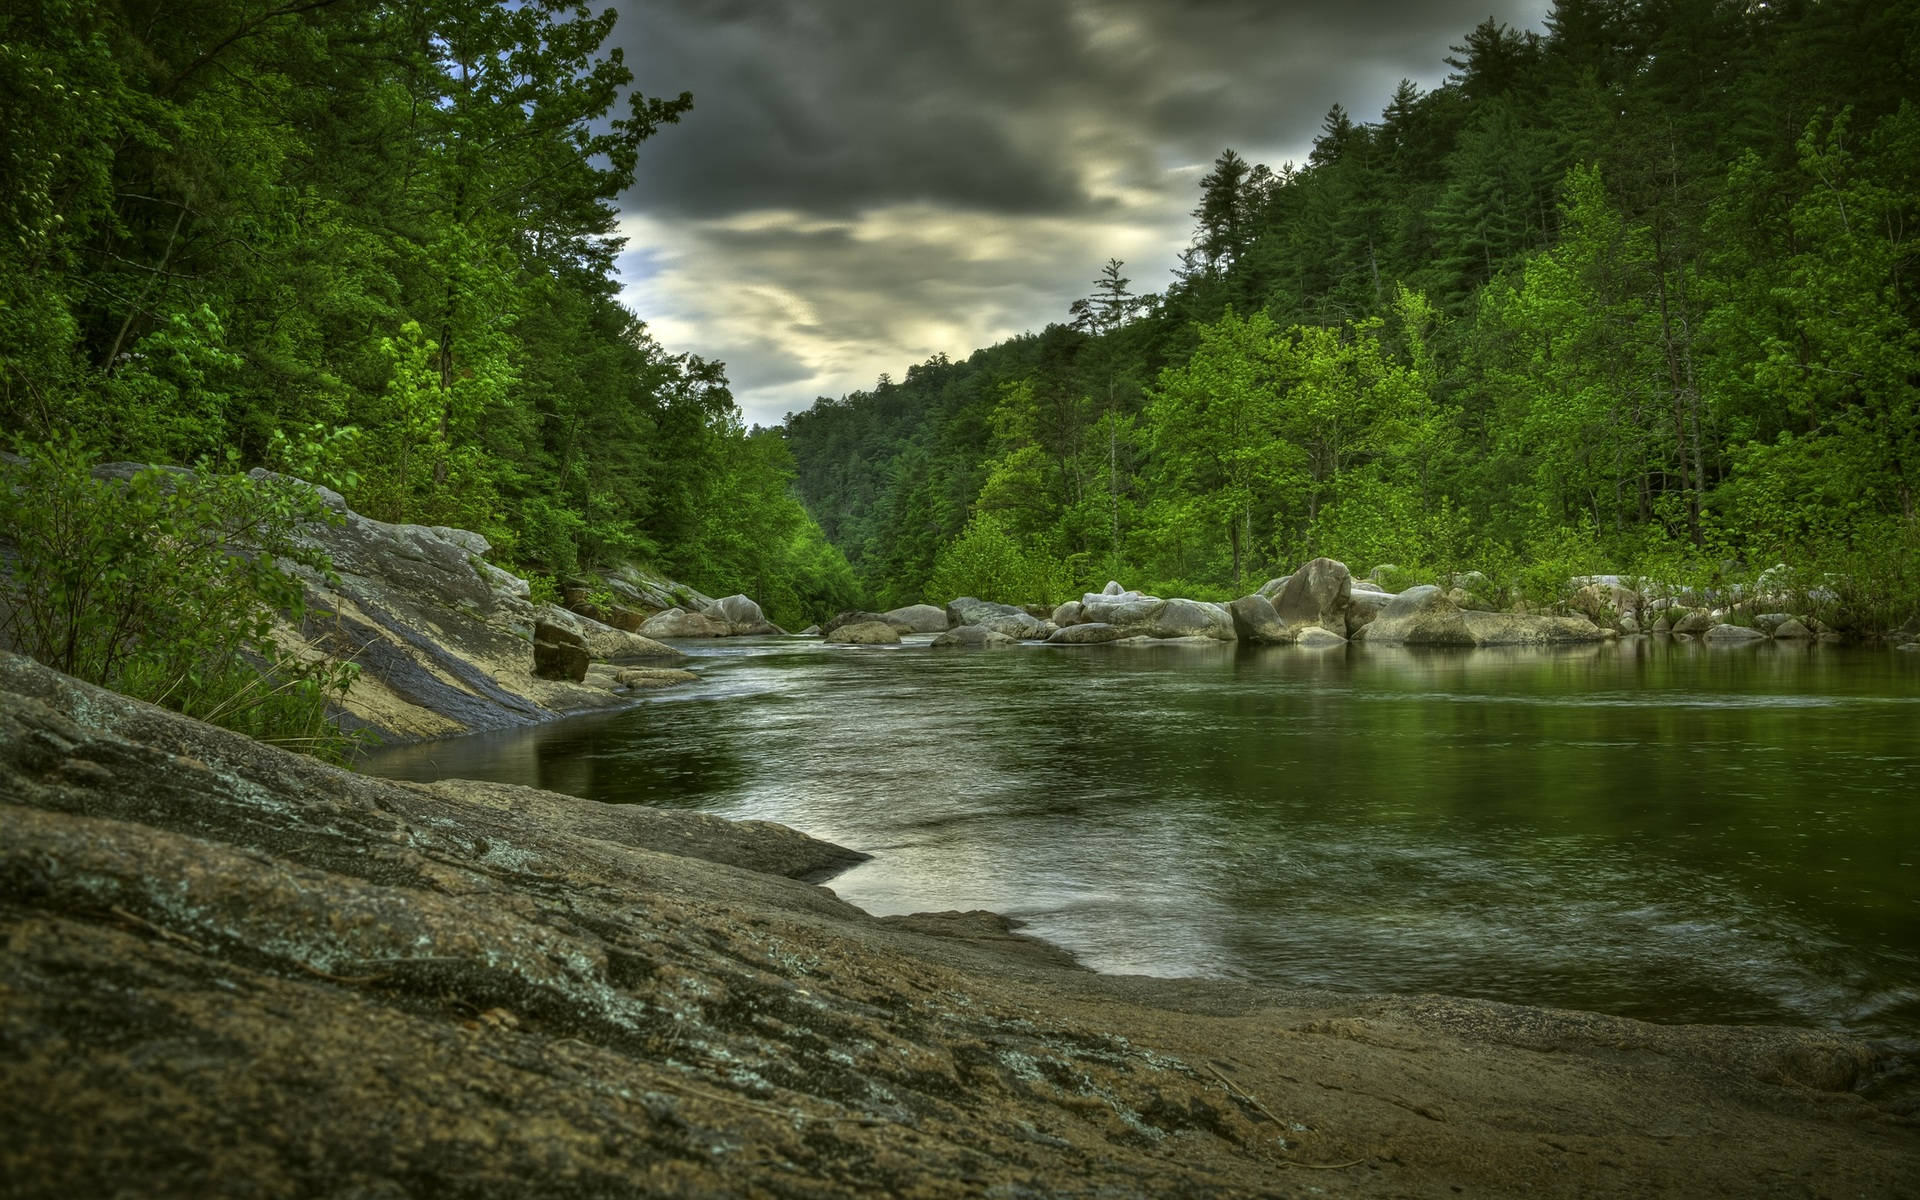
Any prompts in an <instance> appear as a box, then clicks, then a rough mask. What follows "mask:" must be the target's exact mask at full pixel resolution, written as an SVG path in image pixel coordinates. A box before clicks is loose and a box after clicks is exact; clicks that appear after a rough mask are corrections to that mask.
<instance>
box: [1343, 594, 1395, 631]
mask: <svg viewBox="0 0 1920 1200" xmlns="http://www.w3.org/2000/svg"><path fill="white" fill-rule="evenodd" d="M1392 602H1393V593H1392V592H1386V591H1378V590H1376V589H1375V588H1373V587H1371V586H1369V587H1364V588H1363V587H1360V586H1359V585H1358V584H1356V585H1355V586H1354V589H1353V591H1352V593H1350V594H1349V595H1348V596H1347V636H1348V637H1352V636H1353V635H1355V634H1356V633H1359V632H1360V631H1361V630H1362V629H1364V628H1366V627H1367V626H1368V625H1371V624H1372V623H1373V619H1374V618H1375V617H1377V616H1379V615H1380V614H1381V613H1382V612H1384V611H1386V607H1387V605H1389V604H1391V603H1392Z"/></svg>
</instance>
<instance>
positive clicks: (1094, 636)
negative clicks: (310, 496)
mask: <svg viewBox="0 0 1920 1200" xmlns="http://www.w3.org/2000/svg"><path fill="white" fill-rule="evenodd" d="M1126 636H1127V632H1126V630H1124V629H1121V628H1120V627H1119V626H1117V625H1108V624H1107V623H1105V622H1104V621H1082V622H1080V623H1079V624H1078V625H1063V626H1061V627H1060V628H1059V629H1056V630H1054V631H1053V634H1052V636H1050V637H1048V638H1047V644H1048V645H1050V646H1093V645H1098V644H1100V643H1102V642H1117V641H1119V640H1120V639H1121V638H1123V637H1126Z"/></svg>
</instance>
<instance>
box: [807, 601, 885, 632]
mask: <svg viewBox="0 0 1920 1200" xmlns="http://www.w3.org/2000/svg"><path fill="white" fill-rule="evenodd" d="M873 621H878V622H880V623H881V624H882V625H891V624H892V623H893V622H891V621H889V620H887V618H886V617H885V616H883V615H882V614H880V613H877V612H867V611H866V610H865V609H860V608H849V609H843V610H842V611H840V612H837V613H835V614H833V615H832V616H831V617H828V618H827V619H826V620H825V621H822V622H821V623H820V636H821V637H825V636H827V635H828V634H830V633H832V632H833V631H834V630H836V629H838V628H840V627H841V626H842V625H865V624H868V623H869V622H873Z"/></svg>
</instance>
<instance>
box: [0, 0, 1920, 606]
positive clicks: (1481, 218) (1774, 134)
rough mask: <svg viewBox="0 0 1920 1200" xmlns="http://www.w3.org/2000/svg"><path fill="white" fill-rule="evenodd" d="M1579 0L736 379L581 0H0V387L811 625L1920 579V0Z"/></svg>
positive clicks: (525, 545) (78, 438)
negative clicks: (904, 346) (1301, 130)
mask: <svg viewBox="0 0 1920 1200" xmlns="http://www.w3.org/2000/svg"><path fill="white" fill-rule="evenodd" d="M1916 8H1920V5H1916V4H1915V3H1913V2H1912V0H1903V2H1898V3H1885V2H1871V0H1819V2H1815V0H1789V2H1786V3H1773V4H1747V3H1735V2H1731V0H1558V2H1556V3H1555V4H1554V5H1553V6H1552V10H1551V12H1550V14H1549V15H1548V17H1547V19H1546V21H1545V24H1544V32H1526V31H1518V30H1515V29H1511V28H1508V27H1505V26H1503V25H1500V24H1498V23H1496V22H1494V21H1492V20H1489V21H1487V22H1485V23H1482V24H1481V25H1480V26H1478V27H1477V28H1475V29H1472V30H1470V31H1466V32H1464V33H1463V34H1462V35H1461V38H1460V41H1459V44H1458V45H1457V46H1456V47H1455V48H1454V51H1453V53H1452V54H1451V56H1449V57H1448V58H1447V59H1446V65H1447V66H1448V68H1449V71H1450V73H1449V74H1448V76H1447V77H1446V81H1445V82H1444V84H1442V85H1441V86H1438V87H1436V88H1434V89H1433V90H1431V91H1422V90H1421V89H1419V88H1418V87H1416V86H1414V85H1413V84H1411V83H1402V84H1401V85H1400V86H1399V87H1398V88H1397V89H1396V90H1395V91H1394V92H1393V93H1392V95H1390V96H1388V97H1385V98H1384V104H1383V107H1382V109H1381V111H1380V115H1379V117H1378V118H1377V119H1376V120H1372V121H1363V120H1357V119H1355V118H1354V117H1353V116H1352V115H1350V114H1348V113H1347V112H1345V111H1343V110H1342V109H1341V108H1339V107H1338V106H1336V107H1334V108H1332V109H1331V110H1330V111H1329V112H1328V113H1327V114H1326V118H1325V121H1324V123H1323V125H1322V128H1321V131H1320V133H1319V135H1318V136H1317V137H1316V138H1315V139H1314V142H1313V145H1312V149H1311V152H1310V153H1309V154H1308V155H1307V156H1306V160H1305V161H1304V162H1291V163H1284V164H1280V165H1278V166H1267V165H1261V164H1255V163H1250V162H1248V161H1246V160H1245V159H1244V158H1242V157H1241V156H1240V155H1239V154H1237V153H1235V152H1234V151H1233V150H1231V149H1228V150H1225V151H1223V152H1222V153H1220V155H1219V157H1218V158H1217V159H1216V160H1215V161H1214V162H1213V163H1212V166H1211V169H1210V170H1209V171H1208V172H1207V173H1206V174H1205V177H1204V179H1203V180H1202V181H1201V184H1200V188H1199V191H1198V194H1197V195H1196V196H1195V197H1194V204H1195V207H1194V209H1193V217H1194V222H1195V223H1194V227H1193V233H1192V240H1191V244H1190V245H1189V246H1188V247H1187V249H1186V251H1185V253H1184V255H1183V256H1182V265H1181V267H1180V268H1179V270H1178V271H1177V272H1176V273H1175V275H1174V276H1173V277H1172V278H1171V279H1169V280H1167V281H1166V283H1165V285H1164V287H1162V288H1161V289H1160V290H1159V291H1153V290H1151V289H1150V288H1149V287H1148V286H1147V285H1146V284H1145V283H1143V284H1141V285H1140V286H1139V287H1137V288H1136V286H1135V284H1134V282H1133V281H1132V280H1131V279H1130V278H1129V277H1128V275H1127V274H1126V265H1125V264H1124V263H1121V262H1118V261H1109V262H1108V263H1107V264H1105V267H1104V268H1102V267H1101V266H1100V265H1099V264H1089V266H1088V275H1089V276H1090V277H1091V278H1090V279H1089V281H1088V284H1087V287H1086V288H1085V294H1084V295H1083V296H1081V297H1078V298H1076V297H1072V296H1063V297H1061V302H1060V310H1059V311H1060V315H1061V320H1060V321H1059V323H1057V324H1053V325H1049V326H1048V327H1047V328H1045V329H1044V330H1042V331H1040V332H1038V333H1030V334H1027V335H1024V336H1021V337H1017V338H1014V339H1012V340H1010V341H1007V342H1003V343H1001V344H999V345H996V346H992V347H988V348H984V349H980V350H977V351H975V352H973V353H972V354H971V355H969V356H968V357H966V358H965V359H964V360H955V359H949V358H948V357H947V356H945V355H936V356H934V357H933V358H931V359H929V360H928V361H926V362H923V363H920V364H917V365H914V366H911V367H908V368H907V369H906V370H905V371H904V374H903V376H902V378H901V379H899V380H898V381H896V380H893V379H891V378H890V377H887V376H882V377H881V378H880V380H879V381H878V382H877V383H876V384H875V385H874V386H873V387H872V388H871V389H869V390H866V391H860V392H855V393H853V394H850V395H846V396H843V397H840V398H837V399H836V398H821V399H820V400H818V401H817V402H816V403H815V404H814V405H813V406H812V407H811V408H810V409H808V410H806V411H804V412H800V413H798V414H796V415H794V416H792V417H790V418H789V419H788V420H787V422H786V423H785V424H784V426H783V427H781V428H778V429H749V428H747V427H746V426H745V424H744V422H743V420H742V417H741V414H740V410H739V408H738V407H737V405H736V404H735V402H734V400H733V397H732V395H731V393H730V391H729V388H728V384H727V379H726V374H725V369H724V366H723V364H720V363H717V362H712V361H705V360H702V359H701V358H699V357H697V356H695V355H692V354H687V353H676V352H674V351H673V350H671V349H670V348H667V347H664V346H662V345H660V344H659V343H658V342H657V341H656V340H655V339H654V338H653V337H652V336H651V334H650V333H649V331H648V329H647V326H646V324H645V323H644V322H643V321H642V320H641V319H640V318H639V317H638V316H636V315H635V314H634V313H633V312H631V311H629V310H628V309H626V308H624V307H623V306H622V305H621V304H620V302H619V300H618V287H619V281H618V278H617V274H616V271H615V256H616V254H617V253H618V251H619V249H620V246H621V241H620V239H619V237H618V230H617V218H618V212H617V207H616V206H617V201H618V198H619V196H620V194H621V191H622V189H623V188H624V187H625V186H626V185H627V183H628V182H629V181H630V180H631V179H632V178H633V177H634V173H635V172H636V171H637V170H643V169H644V158H645V153H646V151H645V147H644V143H645V142H646V140H647V139H648V138H649V137H650V136H652V135H654V134H655V133H657V132H658V131H659V130H660V129H661V128H663V127H664V126H667V125H670V124H674V123H676V122H679V121H680V120H681V119H682V118H683V117H685V116H687V115H688V114H689V112H690V111H691V106H692V103H693V100H692V97H690V96H687V95H684V94H683V95H680V96H676V97H651V96H647V95H644V94H642V93H640V92H639V91H637V90H635V88H634V83H633V78H632V73H631V71H630V70H629V69H628V68H627V67H626V66H625V65H624V63H623V62H622V59H621V55H620V53H619V51H618V49H617V48H616V47H613V46H611V45H610V34H611V31H612V27H613V21H614V14H613V13H612V11H611V10H609V11H607V12H604V13H599V14H595V13H594V12H593V11H592V10H591V9H590V8H589V7H587V6H584V5H577V4H572V3H563V2H561V0H539V2H537V3H525V4H513V5H502V4H498V3H493V2H491V0H411V2H406V3H395V4H387V3H381V4H373V3H363V2H358V0H289V2H287V3H284V4H279V5H270V4H263V3H260V2H259V0H210V2H209V3H204V4H194V5H190V6H184V7H181V6H168V5H164V4H160V3H158V2H156V0H124V2H119V3H109V2H107V0H32V2H29V3H20V4H12V5H8V6H7V7H6V8H5V10H4V12H3V13H0V127H4V129H5V130H6V132H7V137H6V145H5V152H4V155H0V430H4V433H5V435H6V439H7V443H8V444H7V446H6V448H7V449H9V450H11V451H13V452H15V453H19V454H22V455H24V456H26V457H27V458H30V459H36V458H37V459H41V460H45V461H49V462H72V461H99V460H108V459H119V460H131V461H138V462H150V463H164V464H184V465H192V464H198V465H199V466H200V467H201V468H202V469H203V470H206V471H210V472H226V471H233V470H236V469H244V468H249V467H253V466H256V465H265V466H268V467H272V468H275V469H277V470H280V471H282V472H285V473H289V474H293V475H297V476H300V477H302V478H306V479H310V480H312V481H314V482H319V483H323V484H327V485H329V486H332V487H334V488H336V489H338V490H339V491H341V492H343V493H344V494H345V496H346V498H347V501H348V502H349V503H350V504H351V505H352V506H353V507H354V508H355V509H356V510H358V511H360V512H362V513H365V514H367V515H369V516H373V517H377V518H381V519H385V520H393V521H412V522H418V523H422V524H442V525H451V526H458V527H463V528H469V529H474V530H478V531H479V532H481V533H483V534H484V535H485V536H486V537H487V538H488V539H489V540H490V542H491V543H492V544H493V547H494V550H493V557H494V558H495V559H496V560H497V561H499V562H500V563H502V564H503V565H506V566H509V567H511V568H513V569H515V570H517V571H519V572H521V573H523V574H526V575H528V576H529V577H530V578H531V579H532V580H533V581H534V584H535V588H536V592H537V593H539V594H540V595H543V596H551V595H553V594H556V591H557V585H558V584H559V583H561V582H564V580H565V579H566V578H567V577H569V576H570V575H571V574H573V573H575V572H579V571H582V570H584V569H588V568H591V567H594V566H602V565H610V564H616V563H622V562H632V563H638V564H643V565H646V566H649V567H652V568H654V569H657V570H660V571H662V572H665V573H668V574H671V575H673V576H676V577H678V578H682V579H685V580H687V581H689V582H691V583H693V584H695V585H696V586H698V587H700V588H702V589H704V590H706V591H708V592H711V593H714V594H723V593H726V592H733V591H744V592H746V593H748V594H750V595H753V596H754V597H756V598H757V599H759V600H760V601H761V603H762V604H763V605H764V606H765V607H766V609H767V611H768V613H769V614H770V615H771V616H773V617H774V619H776V620H778V621H780V622H782V623H784V624H787V625H789V626H792V627H797V626H799V625H801V624H804V623H806V622H807V621H809V620H812V619H817V618H819V617H821V616H824V615H826V614H829V613H831V612H834V611H836V610H838V609H842V608H847V607H852V606H854V605H856V604H862V605H866V606H870V607H884V606H888V605H893V604H900V603H909V602H915V601H920V600H925V599H932V600H935V601H939V600H943V599H946V598H949V597H950V596H952V595H957V594H961V593H974V594H978V595H982V596H987V597H990V598H1002V599H1007V600H1014V601H1022V602H1031V601H1051V600H1056V599H1059V598H1062V597H1064V596H1067V595H1071V594H1074V593H1076V592H1078V591H1080V590H1081V589H1083V588H1088V587H1097V586H1099V585H1100V584H1101V583H1102V582H1103V581H1104V580H1106V579H1108V578H1118V579H1122V580H1124V581H1126V582H1127V583H1128V584H1129V585H1132V586H1141V587H1147V588H1151V589H1154V590H1159V591H1162V592H1178V593H1182V594H1187V595H1193V596H1200V597H1225V596H1227V595H1230V594H1237V593H1239V592H1243V591H1246V590H1250V589H1251V588H1252V587H1253V586H1255V585H1257V584H1258V583H1259V582H1261V581H1262V580H1264V579H1265V578H1266V577H1268V576H1269V575H1271V574H1277V573H1281V572H1284V571H1286V570H1288V569H1290V568H1291V567H1292V566H1294V565H1296V564H1297V563H1299V562H1300V561H1302V560H1303V559H1305V558H1308V557H1311V556H1314V555H1328V556H1332V557H1338V558H1341V559H1342V560H1344V561H1347V562H1349V563H1351V564H1352V565H1353V566H1354V567H1355V569H1356V570H1359V571H1366V570H1368V569H1370V568H1372V567H1375V566H1380V565H1392V566H1394V567H1396V568H1397V569H1398V574H1399V575H1400V576H1401V577H1403V578H1405V579H1408V580H1418V579H1423V578H1437V577H1438V576H1440V575H1442V574H1445V573H1447V572H1452V571H1458V570H1466V569H1477V570H1480V571H1483V572H1485V573H1486V574H1487V575H1488V576H1489V577H1490V578H1492V579H1494V580H1495V581H1497V583H1498V584H1499V586H1500V587H1501V588H1503V589H1505V590H1506V591H1508V592H1509V598H1512V599H1528V600H1537V601H1542V602H1548V603H1550V602H1551V601H1552V600H1553V599H1554V592H1555V590H1556V589H1557V588H1559V587H1560V586H1561V585H1562V584H1564V581H1565V580H1566V579H1567V578H1568V577H1569V576H1571V575H1577V574H1584V573H1590V572H1599V571H1613V572H1633V573H1642V574H1647V575H1654V576H1659V577H1662V578H1669V579H1676V580H1679V579H1685V580H1689V581H1696V582H1717V583H1722V584H1733V583H1739V582H1741V581H1742V580H1744V579H1749V578H1751V577H1752V576H1754V575H1755V574H1757V573H1758V572H1760V571H1763V570H1767V569H1769V568H1771V567H1773V566H1774V564H1777V563H1785V564H1787V565H1788V568H1789V570H1790V571H1791V572H1792V573H1793V574H1794V576H1795V578H1796V579H1798V580H1800V581H1801V582H1802V583H1803V584H1804V585H1806V586H1808V587H1814V586H1816V585H1817V586H1818V587H1820V588H1823V589H1825V591H1826V592H1827V593H1830V594H1840V595H1841V597H1842V599H1843V600H1844V605H1843V607H1844V609H1845V611H1844V612H1834V613H1830V614H1828V615H1829V616H1830V617H1831V618H1833V619H1834V621H1835V622H1836V623H1837V624H1841V625H1846V626H1850V627H1853V628H1856V629H1861V630H1871V629H1875V628H1878V629H1885V628H1889V627H1891V626H1892V625H1895V624H1898V623H1899V622H1901V621H1904V620H1908V619H1910V618H1912V617H1913V616H1914V615H1915V613H1916V610H1920V509H1917V507H1916V495H1915V481H1916V474H1917V473H1920V458H1917V457H1916V455H1917V454H1920V396H1917V395H1916V388H1917V387H1920V340H1917V339H1916V333H1915V316H1916V306H1915V299H1914V295H1913V291H1914V289H1913V285H1912V282H1911V277H1912V275H1913V267H1914V249H1913V241H1912V239H1911V238H1910V237H1909V234H1910V233H1911V232H1912V229H1913V225H1914V221H1915V218H1916V215H1920V110H1916V109H1915V107H1914V105H1913V103H1912V102H1911V101H1910V100H1909V99H1908V98H1907V90H1908V88H1907V83H1906V81H1908V80H1910V79H1912V78H1915V77H1917V76H1920V40H1917V38H1916V29H1917V28H1920V19H1916V18H1920V13H1917V12H1916Z"/></svg>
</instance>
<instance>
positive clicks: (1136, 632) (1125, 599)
mask: <svg viewBox="0 0 1920 1200" xmlns="http://www.w3.org/2000/svg"><path fill="white" fill-rule="evenodd" d="M1080 616H1081V617H1082V618H1083V619H1084V620H1086V621H1088V622H1092V623H1094V624H1101V625H1112V626H1114V627H1115V628H1117V629H1119V630H1121V631H1122V633H1123V636H1127V637H1150V638H1186V637H1197V638H1208V639H1211V640H1213V641H1221V642H1230V641H1232V640H1234V631H1233V614H1232V613H1229V612H1228V611H1227V609H1226V606H1225V605H1221V604H1210V603H1207V602H1205V601H1201V600H1182V599H1174V600H1163V599H1161V598H1160V597H1158V596H1148V595H1145V594H1143V593H1141V592H1121V593H1120V594H1118V595H1108V594H1106V593H1104V592H1100V593H1095V592H1088V593H1087V594H1086V595H1084V596H1082V597H1080Z"/></svg>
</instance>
